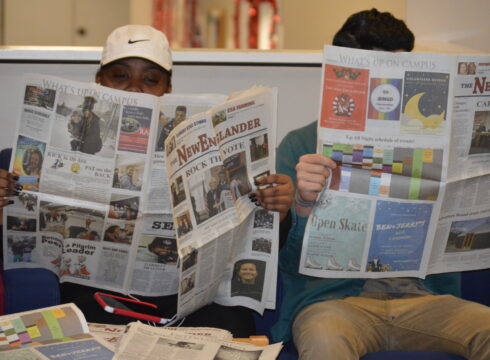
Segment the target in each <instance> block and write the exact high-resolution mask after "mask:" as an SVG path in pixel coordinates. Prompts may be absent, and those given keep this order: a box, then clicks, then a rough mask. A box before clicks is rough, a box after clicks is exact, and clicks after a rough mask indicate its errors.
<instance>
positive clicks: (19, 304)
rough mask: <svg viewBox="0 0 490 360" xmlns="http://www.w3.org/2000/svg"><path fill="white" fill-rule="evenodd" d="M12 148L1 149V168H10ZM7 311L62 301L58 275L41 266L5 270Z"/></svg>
mask: <svg viewBox="0 0 490 360" xmlns="http://www.w3.org/2000/svg"><path fill="white" fill-rule="evenodd" d="M11 155H12V149H4V150H2V151H0V168H1V169H6V170H8V168H9V163H10V158H11ZM3 281H4V286H5V309H4V310H5V313H6V314H12V313H17V312H22V311H27V310H33V309H39V308H43V307H48V306H54V305H58V304H59V303H60V288H59V281H58V277H57V276H56V275H55V274H54V273H52V272H51V271H49V270H46V269H41V268H35V269H30V268H25V269H11V270H5V271H4V272H3Z"/></svg>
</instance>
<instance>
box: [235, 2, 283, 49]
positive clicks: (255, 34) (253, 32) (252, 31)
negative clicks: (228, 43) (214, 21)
mask: <svg viewBox="0 0 490 360" xmlns="http://www.w3.org/2000/svg"><path fill="white" fill-rule="evenodd" d="M243 2H246V3H248V4H249V5H250V8H249V10H248V17H249V18H248V48H249V49H257V48H258V38H259V15H260V5H261V4H262V3H269V4H270V5H271V7H272V11H273V13H274V15H273V17H272V24H271V29H270V30H271V32H270V33H271V37H270V48H271V49H275V48H276V47H277V43H276V41H275V40H274V35H275V34H276V31H277V24H278V23H279V20H280V16H279V10H278V7H277V2H276V0H235V15H234V16H233V20H234V22H235V24H234V25H235V26H234V29H235V34H234V35H235V36H234V39H235V47H236V48H240V46H241V44H240V6H241V4H242V3H243Z"/></svg>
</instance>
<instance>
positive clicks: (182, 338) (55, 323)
mask: <svg viewBox="0 0 490 360" xmlns="http://www.w3.org/2000/svg"><path fill="white" fill-rule="evenodd" d="M0 334H1V339H0V359H8V360H48V359H69V360H87V359H97V360H111V359H119V360H122V359H126V360H129V359H134V360H144V359H147V360H152V359H162V356H163V357H165V359H169V360H187V359H196V360H207V359H209V360H217V359H223V360H229V359H244V360H248V359H253V360H273V359H276V357H277V355H278V354H279V351H280V350H281V348H282V344H281V343H278V344H273V345H268V346H254V345H251V344H246V343H239V342H233V341H232V340H233V338H232V334H231V333H230V332H228V331H226V330H223V329H216V328H192V327H189V328H187V327H184V328H178V327H166V328H161V327H159V328H157V327H153V326H149V325H144V324H142V323H140V322H132V323H130V324H129V325H127V326H126V325H107V324H90V323H87V322H86V320H85V318H84V316H83V314H82V312H81V311H80V309H78V308H77V307H76V306H75V305H74V304H62V305H57V306H53V307H49V308H43V309H37V310H33V311H26V312H22V313H17V314H10V315H4V316H0Z"/></svg>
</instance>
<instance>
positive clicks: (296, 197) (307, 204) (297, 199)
mask: <svg viewBox="0 0 490 360" xmlns="http://www.w3.org/2000/svg"><path fill="white" fill-rule="evenodd" d="M294 201H295V202H296V205H299V206H301V207H304V208H308V207H312V206H314V205H315V204H316V201H306V200H303V199H302V198H301V195H300V194H299V192H298V190H296V191H295V192H294Z"/></svg>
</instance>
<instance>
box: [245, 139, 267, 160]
mask: <svg viewBox="0 0 490 360" xmlns="http://www.w3.org/2000/svg"><path fill="white" fill-rule="evenodd" d="M267 156H269V142H268V140H267V134H263V135H259V136H256V137H254V138H251V139H250V157H251V159H252V162H254V161H257V160H260V159H263V158H266V157H267Z"/></svg>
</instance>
